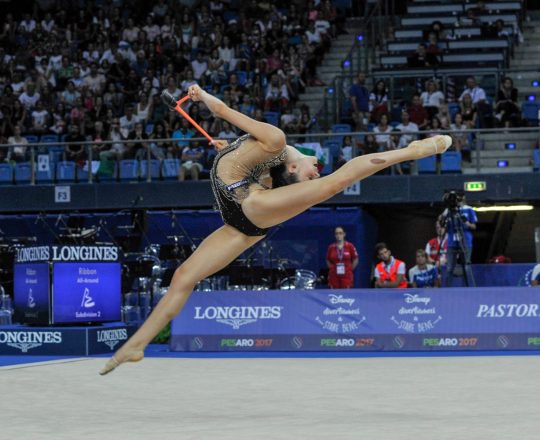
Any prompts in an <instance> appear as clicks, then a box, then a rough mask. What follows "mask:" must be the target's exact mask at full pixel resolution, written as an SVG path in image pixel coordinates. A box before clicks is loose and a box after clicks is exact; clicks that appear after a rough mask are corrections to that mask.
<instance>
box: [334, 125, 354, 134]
mask: <svg viewBox="0 0 540 440" xmlns="http://www.w3.org/2000/svg"><path fill="white" fill-rule="evenodd" d="M350 132H352V127H351V125H350V124H334V125H332V133H350Z"/></svg>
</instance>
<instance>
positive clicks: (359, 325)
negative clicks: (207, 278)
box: [171, 287, 540, 351]
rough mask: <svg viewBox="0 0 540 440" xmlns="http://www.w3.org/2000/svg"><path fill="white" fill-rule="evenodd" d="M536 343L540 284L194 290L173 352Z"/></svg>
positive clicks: (177, 324)
mask: <svg viewBox="0 0 540 440" xmlns="http://www.w3.org/2000/svg"><path fill="white" fill-rule="evenodd" d="M537 347H540V289H535V288H519V287H516V288H476V289H474V288H470V289H459V288H456V289H399V290H398V289H377V290H374V289H371V290H361V289H354V290H312V291H257V292H241V293H240V292H194V293H193V295H192V296H191V298H190V299H189V301H188V303H187V304H186V307H185V308H184V310H183V311H182V313H181V314H180V315H179V316H177V317H176V318H175V319H174V321H173V323H172V328H171V349H172V350H173V351H191V350H206V351H221V350H272V351H287V350H307V351H310V350H315V351H324V350H336V349H337V350H340V349H341V350H360V349H361V350H452V349H460V350H462V349H467V350H470V349H484V350H494V349H536V348H537Z"/></svg>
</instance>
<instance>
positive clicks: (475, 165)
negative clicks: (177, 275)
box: [0, 115, 540, 185]
mask: <svg viewBox="0 0 540 440" xmlns="http://www.w3.org/2000/svg"><path fill="white" fill-rule="evenodd" d="M536 117H538V115H536ZM536 122H537V123H538V120H536ZM438 133H441V134H449V135H451V136H466V137H467V139H468V143H467V144H466V145H465V148H463V149H462V150H461V151H456V150H453V149H451V150H450V151H448V152H446V153H445V154H443V155H440V156H439V157H432V158H427V159H422V160H420V161H416V162H412V163H410V164H405V165H404V166H403V169H404V173H405V174H433V175H435V174H449V173H450V174H481V173H501V172H538V171H539V170H540V150H539V149H538V147H539V142H540V128H538V127H522V128H499V129H471V130H454V131H440V132H438ZM425 134H426V133H423V132H418V137H422V136H424V135H425ZM367 135H373V132H354V131H352V128H351V126H350V125H349V124H334V125H333V126H332V127H331V132H328V133H307V134H290V135H288V142H289V143H290V144H293V145H295V146H297V147H298V148H301V149H302V151H304V152H307V153H308V154H313V155H316V156H318V157H319V159H320V163H321V167H322V168H321V170H322V174H329V173H330V172H332V171H333V170H335V169H336V168H337V167H338V166H339V165H340V163H341V162H342V161H344V160H350V159H351V158H352V157H356V156H358V155H360V154H362V152H363V150H362V149H363V146H364V142H365V140H366V136H367ZM158 141H160V140H158ZM162 141H164V142H171V143H174V142H178V140H177V139H163V140H162ZM184 141H185V142H186V141H187V140H184ZM204 141H205V139H204V138H191V139H190V140H189V142H204ZM129 142H130V143H137V142H139V143H146V144H148V141H147V140H144V141H134V140H130V141H129ZM114 143H118V141H103V142H102V144H105V145H112V144H114ZM67 145H83V146H84V147H85V149H86V152H87V157H88V160H87V161H85V162H79V163H75V162H73V161H64V160H58V158H59V157H61V154H60V155H59V153H60V152H61V150H63V149H64V148H65V147H66V146H67ZM92 145H93V142H71V143H69V144H68V143H65V142H36V143H30V144H28V145H27V147H28V149H29V160H28V161H24V162H10V163H5V162H4V163H0V185H40V184H54V183H81V184H84V183H94V182H115V181H117V182H152V181H156V180H176V179H177V178H178V172H179V169H180V166H181V163H182V162H181V160H180V159H179V158H167V159H163V160H158V159H155V158H153V156H152V152H151V148H150V145H145V149H146V159H143V160H138V159H125V160H120V161H109V162H110V163H109V164H108V169H109V173H104V172H102V171H101V168H102V167H103V166H104V165H103V162H100V161H98V160H96V159H98V158H96V157H95V156H94V153H93V149H92ZM11 147H13V145H7V144H3V145H0V149H7V148H11ZM178 151H179V152H180V147H179V150H178ZM380 151H383V148H381V149H380ZM214 155H215V150H213V149H206V157H205V163H206V167H205V168H206V169H205V170H203V173H202V174H201V179H205V178H208V172H209V170H208V168H209V167H210V166H211V161H212V158H213V156H214ZM389 173H391V174H394V171H392V170H391V171H389Z"/></svg>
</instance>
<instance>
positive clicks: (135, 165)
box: [119, 159, 139, 180]
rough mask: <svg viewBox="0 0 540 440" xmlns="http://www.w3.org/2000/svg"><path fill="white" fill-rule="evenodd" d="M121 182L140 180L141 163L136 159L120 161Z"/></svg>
mask: <svg viewBox="0 0 540 440" xmlns="http://www.w3.org/2000/svg"><path fill="white" fill-rule="evenodd" d="M119 177H120V180H138V179H139V161H138V160H136V159H124V160H121V161H120V168H119Z"/></svg>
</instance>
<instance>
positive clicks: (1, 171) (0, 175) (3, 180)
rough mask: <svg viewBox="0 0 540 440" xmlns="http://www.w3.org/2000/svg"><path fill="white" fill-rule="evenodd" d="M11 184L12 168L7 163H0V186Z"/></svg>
mask: <svg viewBox="0 0 540 440" xmlns="http://www.w3.org/2000/svg"><path fill="white" fill-rule="evenodd" d="M12 183H13V167H12V166H11V165H10V164H8V163H0V185H9V184H12Z"/></svg>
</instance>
